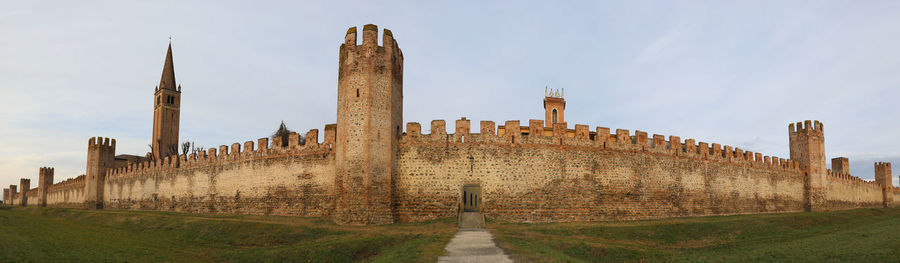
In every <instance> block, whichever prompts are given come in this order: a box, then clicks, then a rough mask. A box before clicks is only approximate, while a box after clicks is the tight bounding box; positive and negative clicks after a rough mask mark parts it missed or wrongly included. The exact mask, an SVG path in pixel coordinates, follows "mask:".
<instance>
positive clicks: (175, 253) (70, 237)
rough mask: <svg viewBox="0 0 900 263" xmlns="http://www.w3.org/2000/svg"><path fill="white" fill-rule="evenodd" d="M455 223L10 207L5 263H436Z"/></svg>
mask: <svg viewBox="0 0 900 263" xmlns="http://www.w3.org/2000/svg"><path fill="white" fill-rule="evenodd" d="M455 223H456V220H454V219H449V218H448V219H442V220H436V221H431V222H423V223H409V224H395V225H390V226H338V225H335V224H334V223H332V222H331V221H330V220H328V219H325V218H300V217H282V216H248V215H212V214H182V213H168V212H141V211H112V210H79V209H54V208H11V209H10V208H6V209H0V262H222V261H239V262H351V261H363V262H434V261H436V259H437V257H438V256H440V255H443V254H444V246H445V245H446V244H447V242H449V240H450V238H451V237H452V236H453V234H454V233H455V232H456V225H455Z"/></svg>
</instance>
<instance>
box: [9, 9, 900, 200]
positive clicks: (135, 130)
mask: <svg viewBox="0 0 900 263" xmlns="http://www.w3.org/2000/svg"><path fill="white" fill-rule="evenodd" d="M897 13H900V5H898V4H897V3H893V2H878V3H876V2H867V3H865V4H859V3H849V2H848V3H842V2H827V3H826V2H813V3H799V2H778V3H761V2H755V1H753V2H722V3H703V4H700V3H694V2H677V3H652V4H643V3H632V2H628V3H600V4H579V5H559V4H550V3H541V2H517V3H516V4H514V5H510V4H508V3H491V2H476V1H471V2H466V3H456V2H454V3H432V2H412V3H382V2H379V3H374V2H356V3H344V2H341V3H318V2H317V3H302V2H292V1H266V2H265V3H262V4H260V3H257V2H254V3H249V2H238V1H216V2H183V1H163V2H152V3H151V2H118V1H112V2H103V3H83V2H79V3H77V4H76V3H70V2H66V1H41V2H21V1H20V2H4V3H0V32H3V34H0V58H3V59H0V94H3V96H0V185H8V184H13V183H18V178H21V177H29V178H36V174H37V168H38V167H40V166H55V167H56V168H57V170H56V173H57V176H56V177H57V178H56V180H57V181H60V180H64V179H65V178H68V177H70V176H75V175H78V174H81V173H83V172H84V162H85V160H84V158H85V153H86V152H85V151H86V149H85V148H86V147H85V144H86V142H87V139H88V138H89V137H91V136H108V137H113V138H116V139H117V141H118V144H117V147H118V148H117V152H118V153H129V154H143V153H145V152H146V151H147V146H146V145H147V143H148V141H149V140H150V139H149V138H150V129H151V125H152V120H151V118H152V93H153V87H154V86H155V85H157V83H158V82H159V77H160V72H161V70H162V63H163V58H164V54H165V53H164V52H165V47H166V44H167V43H168V41H169V39H168V37H169V36H174V51H175V69H176V78H177V79H178V81H179V82H180V83H181V84H182V85H183V87H184V94H183V97H182V99H183V101H182V102H183V105H182V112H181V118H182V126H181V138H182V139H183V140H193V141H196V142H197V143H198V144H199V145H203V146H206V147H215V146H218V145H230V144H231V143H233V142H243V141H246V140H253V139H256V138H260V137H265V136H267V135H269V134H270V133H271V132H272V131H273V130H274V129H275V128H276V126H277V125H278V123H280V121H282V120H284V121H286V122H287V124H288V125H289V126H291V127H292V128H294V129H296V130H300V131H304V130H307V129H313V128H318V129H322V128H323V127H324V125H325V124H327V123H333V122H334V121H335V114H336V105H335V101H336V94H337V92H336V88H337V78H336V76H337V65H336V64H337V56H338V54H337V48H338V46H339V45H340V43H341V42H342V41H343V33H344V32H345V30H346V29H347V28H348V27H350V26H361V25H363V24H366V23H375V24H378V25H379V26H381V27H387V28H390V29H391V30H392V31H393V33H394V36H395V37H396V38H397V40H398V42H399V44H400V47H401V49H403V54H404V59H405V62H404V63H405V64H404V66H405V69H404V108H405V109H404V110H405V112H404V120H405V121H417V122H421V123H428V122H429V121H430V120H432V119H447V120H453V119H457V118H459V117H462V116H466V117H468V118H470V119H473V120H476V121H477V120H482V119H484V120H493V121H497V122H502V121H505V120H511V119H518V120H527V119H531V118H541V114H542V113H543V109H542V108H541V99H542V97H541V96H542V95H543V88H544V86H545V85H550V86H551V87H555V88H565V89H566V94H567V95H568V97H567V102H568V103H567V112H566V118H567V121H568V122H569V123H571V124H574V123H583V124H588V125H592V126H605V127H610V128H625V129H632V130H634V129H640V130H646V131H649V132H650V133H660V134H666V135H670V134H671V135H678V136H681V137H682V138H685V139H687V138H696V139H698V140H700V141H707V142H717V143H722V144H727V145H732V146H735V147H740V148H744V149H750V150H753V151H758V152H761V153H764V154H766V155H778V156H780V157H785V158H787V157H789V156H788V155H789V154H788V146H787V132H786V130H787V124H788V123H789V122H795V121H802V120H805V119H818V120H821V121H823V122H824V123H825V127H826V138H827V139H826V151H827V155H828V158H832V157H837V156H846V157H849V158H850V160H851V164H852V165H851V172H852V173H853V174H854V175H857V176H860V177H862V178H866V179H871V178H873V177H874V175H873V171H872V167H871V166H872V162H875V161H896V162H900V158H898V156H900V139H898V138H897V137H896V136H895V134H896V133H897V131H898V130H900V123H898V122H897V121H896V120H897V119H898V117H900V108H898V107H895V106H894V104H895V103H894V102H895V101H896V98H898V97H900V75H898V74H896V72H898V70H900V54H898V51H897V49H896V48H895V47H897V46H900V16H897V15H896V14H897ZM448 123H452V122H448ZM426 126H427V125H426ZM451 126H452V124H451ZM423 128H425V127H423ZM448 128H450V129H452V127H448ZM894 180H895V181H896V180H897V179H896V178H895V179H894Z"/></svg>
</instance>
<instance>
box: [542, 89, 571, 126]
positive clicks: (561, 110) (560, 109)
mask: <svg viewBox="0 0 900 263" xmlns="http://www.w3.org/2000/svg"><path fill="white" fill-rule="evenodd" d="M565 111H566V99H563V93H562V91H561V90H552V89H549V88H544V116H545V120H544V126H546V127H547V128H553V124H554V123H566V118H565V116H566V114H565Z"/></svg>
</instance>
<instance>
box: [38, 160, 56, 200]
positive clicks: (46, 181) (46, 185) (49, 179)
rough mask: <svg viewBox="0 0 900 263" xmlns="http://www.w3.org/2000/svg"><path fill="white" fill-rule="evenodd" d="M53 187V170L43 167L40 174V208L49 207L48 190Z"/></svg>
mask: <svg viewBox="0 0 900 263" xmlns="http://www.w3.org/2000/svg"><path fill="white" fill-rule="evenodd" d="M51 185H53V168H51V167H41V169H40V172H39V174H38V198H39V199H38V201H37V204H38V205H39V206H47V190H48V189H50V186H51Z"/></svg>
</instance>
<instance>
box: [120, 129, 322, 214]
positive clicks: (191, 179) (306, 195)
mask: <svg viewBox="0 0 900 263" xmlns="http://www.w3.org/2000/svg"><path fill="white" fill-rule="evenodd" d="M329 136H330V137H329ZM317 137H318V130H312V131H310V132H309V133H307V137H306V138H307V141H308V142H307V143H305V145H301V144H302V143H301V142H300V141H299V135H298V134H296V133H293V134H291V136H290V143H289V145H288V146H287V147H281V141H280V140H278V139H280V138H276V140H275V141H274V143H273V147H272V148H268V144H269V143H268V139H266V138H263V139H259V140H258V142H259V145H260V147H259V148H257V149H255V150H254V145H253V142H252V141H248V142H245V143H244V144H243V146H244V148H243V149H242V148H241V146H242V145H241V144H239V143H235V144H233V145H232V146H231V148H230V149H229V147H228V146H225V145H222V146H220V147H219V148H218V149H209V153H208V154H201V155H199V156H198V155H196V154H193V155H191V156H183V155H182V156H180V157H178V158H179V159H172V158H167V159H166V160H165V161H163V162H158V163H141V164H134V165H130V166H128V167H123V168H119V169H113V170H111V171H110V172H109V173H108V175H107V177H106V180H105V183H104V189H105V190H104V199H103V200H104V207H105V208H111V209H133V210H163V211H179V212H195V213H199V212H202V213H239V214H265V215H296V216H327V215H329V214H330V213H331V211H332V210H333V202H334V193H333V191H334V174H335V171H334V155H333V154H331V152H332V149H331V147H332V142H333V141H334V136H333V132H331V134H326V142H325V143H321V144H320V143H318V142H317Z"/></svg>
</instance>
